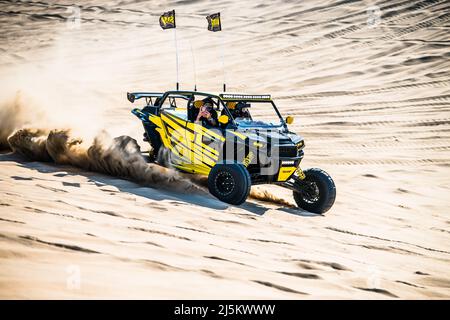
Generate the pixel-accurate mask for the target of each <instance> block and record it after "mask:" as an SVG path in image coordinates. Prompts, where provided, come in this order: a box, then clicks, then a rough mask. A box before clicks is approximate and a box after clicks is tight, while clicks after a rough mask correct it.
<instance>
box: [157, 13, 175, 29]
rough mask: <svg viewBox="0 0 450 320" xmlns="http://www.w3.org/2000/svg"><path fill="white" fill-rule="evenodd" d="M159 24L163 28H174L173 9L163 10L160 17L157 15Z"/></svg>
mask: <svg viewBox="0 0 450 320" xmlns="http://www.w3.org/2000/svg"><path fill="white" fill-rule="evenodd" d="M159 25H160V26H161V28H163V29H171V28H175V27H176V25H175V10H172V11H167V12H164V13H163V15H162V16H161V17H159Z"/></svg>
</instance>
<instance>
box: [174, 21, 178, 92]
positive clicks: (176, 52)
mask: <svg viewBox="0 0 450 320" xmlns="http://www.w3.org/2000/svg"><path fill="white" fill-rule="evenodd" d="M173 34H174V40H175V59H176V67H177V91H178V90H180V83H179V79H178V43H177V28H173Z"/></svg>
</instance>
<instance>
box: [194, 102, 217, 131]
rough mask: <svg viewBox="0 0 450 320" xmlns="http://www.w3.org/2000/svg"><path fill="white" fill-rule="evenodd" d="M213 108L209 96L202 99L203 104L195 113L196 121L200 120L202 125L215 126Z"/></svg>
mask: <svg viewBox="0 0 450 320" xmlns="http://www.w3.org/2000/svg"><path fill="white" fill-rule="evenodd" d="M215 112H216V111H215V110H214V109H213V101H212V99H211V98H210V97H208V98H205V99H204V100H203V106H202V107H201V108H200V112H199V113H198V115H197V119H195V121H196V122H198V121H201V122H202V124H203V126H216V125H217V120H216V119H215V117H214V114H215Z"/></svg>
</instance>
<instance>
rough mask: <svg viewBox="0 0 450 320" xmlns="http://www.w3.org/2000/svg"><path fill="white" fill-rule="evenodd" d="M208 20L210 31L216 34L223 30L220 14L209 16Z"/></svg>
mask: <svg viewBox="0 0 450 320" xmlns="http://www.w3.org/2000/svg"><path fill="white" fill-rule="evenodd" d="M206 20H208V30H209V31H213V32H216V31H221V30H222V24H221V23H220V12H217V13H214V14H211V15H209V16H207V17H206Z"/></svg>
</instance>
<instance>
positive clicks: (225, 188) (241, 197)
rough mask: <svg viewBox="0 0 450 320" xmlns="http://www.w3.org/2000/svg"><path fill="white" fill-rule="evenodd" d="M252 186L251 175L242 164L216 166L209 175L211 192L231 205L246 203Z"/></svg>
mask: <svg viewBox="0 0 450 320" xmlns="http://www.w3.org/2000/svg"><path fill="white" fill-rule="evenodd" d="M251 186H252V181H251V179H250V174H249V173H248V171H247V169H246V168H245V166H244V165H242V164H240V163H230V164H221V163H219V164H216V165H215V166H214V167H213V168H212V169H211V171H210V173H209V175H208V189H209V192H210V193H211V194H212V195H213V196H215V197H216V198H218V199H219V200H220V201H223V202H226V203H229V204H234V205H240V204H242V203H244V202H245V200H247V197H248V195H249V193H250V188H251Z"/></svg>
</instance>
